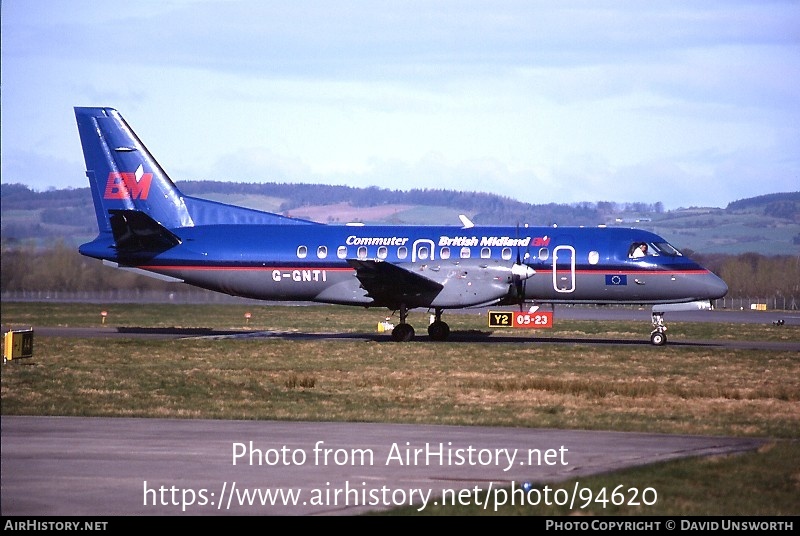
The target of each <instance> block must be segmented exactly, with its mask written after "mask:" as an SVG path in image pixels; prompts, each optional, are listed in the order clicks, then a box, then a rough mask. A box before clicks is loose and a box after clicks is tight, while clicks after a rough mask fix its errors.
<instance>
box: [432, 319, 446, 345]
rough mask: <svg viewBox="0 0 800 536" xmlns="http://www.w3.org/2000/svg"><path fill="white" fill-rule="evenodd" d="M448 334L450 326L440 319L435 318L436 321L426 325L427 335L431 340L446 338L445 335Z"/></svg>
mask: <svg viewBox="0 0 800 536" xmlns="http://www.w3.org/2000/svg"><path fill="white" fill-rule="evenodd" d="M449 335H450V326H448V325H447V322H442V321H441V320H437V321H436V322H434V323H432V324H431V325H430V326H428V336H429V337H430V338H431V340H432V341H444V340H447V337H448V336H449Z"/></svg>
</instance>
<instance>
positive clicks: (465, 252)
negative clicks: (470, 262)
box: [461, 248, 470, 259]
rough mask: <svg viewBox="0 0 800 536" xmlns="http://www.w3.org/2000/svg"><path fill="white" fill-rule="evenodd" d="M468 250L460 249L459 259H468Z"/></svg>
mask: <svg viewBox="0 0 800 536" xmlns="http://www.w3.org/2000/svg"><path fill="white" fill-rule="evenodd" d="M469 255H470V252H469V248H461V258H462V259H469Z"/></svg>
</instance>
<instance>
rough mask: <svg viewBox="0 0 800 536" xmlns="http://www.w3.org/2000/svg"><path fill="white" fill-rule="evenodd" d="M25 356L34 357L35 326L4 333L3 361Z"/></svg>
mask: <svg viewBox="0 0 800 536" xmlns="http://www.w3.org/2000/svg"><path fill="white" fill-rule="evenodd" d="M23 357H33V328H30V329H18V330H13V329H12V330H9V331H7V332H6V333H4V334H3V363H4V364H5V363H6V362H7V361H11V360H12V359H21V358H23Z"/></svg>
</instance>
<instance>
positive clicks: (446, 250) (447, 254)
mask: <svg viewBox="0 0 800 536" xmlns="http://www.w3.org/2000/svg"><path fill="white" fill-rule="evenodd" d="M439 258H440V259H449V258H450V248H449V247H447V246H445V247H443V248H442V250H441V251H440V252H439Z"/></svg>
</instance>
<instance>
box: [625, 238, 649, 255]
mask: <svg viewBox="0 0 800 536" xmlns="http://www.w3.org/2000/svg"><path fill="white" fill-rule="evenodd" d="M651 254H652V251H651V249H650V246H648V245H647V242H634V243H633V244H631V247H630V248H629V249H628V257H630V258H631V259H640V258H642V257H646V256H648V255H651Z"/></svg>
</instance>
